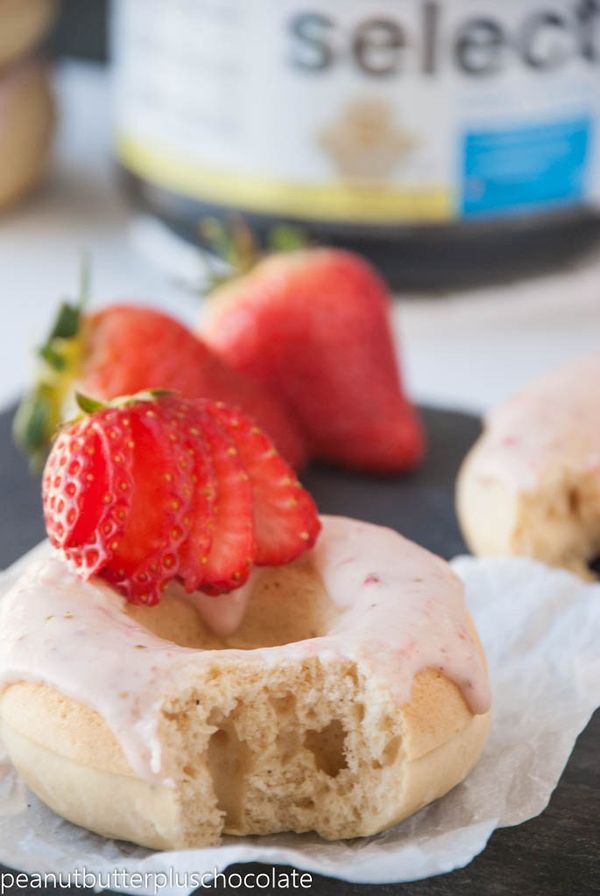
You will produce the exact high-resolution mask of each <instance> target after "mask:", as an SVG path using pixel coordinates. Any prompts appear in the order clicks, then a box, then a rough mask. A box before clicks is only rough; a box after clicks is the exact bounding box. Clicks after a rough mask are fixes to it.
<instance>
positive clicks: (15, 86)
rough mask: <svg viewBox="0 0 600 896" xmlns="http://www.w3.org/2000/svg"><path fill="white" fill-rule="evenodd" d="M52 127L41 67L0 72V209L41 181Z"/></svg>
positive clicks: (50, 101)
mask: <svg viewBox="0 0 600 896" xmlns="http://www.w3.org/2000/svg"><path fill="white" fill-rule="evenodd" d="M53 129H54V103H53V99H52V93H51V89H50V84H49V79H48V75H47V72H46V70H45V69H44V67H43V66H41V65H38V64H36V63H27V64H24V65H19V66H17V67H16V68H13V69H11V70H10V71H8V72H5V73H3V74H0V208H6V207H7V206H11V205H13V204H14V203H15V202H17V201H19V200H20V199H22V198H23V197H24V196H26V195H27V194H28V193H30V192H31V190H33V189H34V188H35V187H36V186H37V185H38V183H39V181H40V180H41V178H42V176H43V174H44V172H45V168H46V162H47V159H48V151H49V148H50V139H51V137H52V132H53Z"/></svg>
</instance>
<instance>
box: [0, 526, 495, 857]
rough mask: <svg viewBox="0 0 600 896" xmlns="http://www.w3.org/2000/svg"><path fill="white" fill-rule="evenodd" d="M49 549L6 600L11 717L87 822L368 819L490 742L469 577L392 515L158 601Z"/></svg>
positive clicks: (226, 825) (48, 783)
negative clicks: (466, 585)
mask: <svg viewBox="0 0 600 896" xmlns="http://www.w3.org/2000/svg"><path fill="white" fill-rule="evenodd" d="M42 554H43V556H40V557H38V558H37V559H36V558H34V559H33V560H32V561H31V562H30V563H29V564H28V566H27V569H26V571H25V572H24V574H23V575H22V576H21V578H20V579H19V580H18V581H17V582H16V584H15V585H13V587H12V588H11V590H10V591H9V592H8V593H7V594H6V596H5V597H4V598H3V599H2V602H1V606H0V614H1V621H0V631H1V632H2V635H1V638H0V682H1V687H2V692H1V698H0V719H1V732H2V739H3V741H4V744H5V746H6V748H7V751H8V753H9V756H10V758H11V760H12V762H13V763H14V765H15V766H16V768H17V769H18V771H19V772H20V774H21V775H22V777H23V778H24V779H25V781H26V782H27V784H28V785H29V786H30V787H31V789H32V790H33V791H34V792H35V793H36V794H37V795H38V796H39V797H40V798H41V799H42V800H43V801H44V802H45V803H47V805H48V806H50V807H51V808H52V809H54V810H55V811H56V812H57V813H59V814H60V815H62V816H64V817H65V818H67V819H69V820H70V821H72V822H75V823H76V824H79V825H82V826H84V827H86V828H89V829H91V830H93V831H96V832H98V833H99V834H103V835H104V836H107V837H116V838H119V839H124V840H130V841H133V842H135V843H138V844H141V845H143V846H147V847H153V848H161V849H164V848H174V849H177V848H185V847H195V846H203V845H208V844H213V843H217V842H218V841H219V838H220V837H221V835H222V834H223V833H227V834H234V835H244V834H267V833H274V832H279V831H297V832H301V831H309V830H313V831H317V832H318V833H319V834H320V835H321V836H323V837H324V838H327V839H337V838H347V837H358V836H366V835H369V834H374V833H376V832H378V831H381V830H382V829H384V828H386V827H388V826H390V825H392V824H394V823H396V822H398V821H400V820H401V819H403V818H405V817H406V816H408V815H410V814H411V813H413V812H415V811H416V810H418V809H420V808H421V807H422V806H425V805H426V804H427V803H429V802H431V801H432V800H434V799H436V798H437V797H440V796H442V795H443V794H445V793H447V791H449V790H450V789H451V788H452V787H454V786H455V785H456V784H458V783H459V782H460V781H462V780H463V778H464V777H465V776H466V775H467V774H468V772H469V771H470V769H471V768H472V767H473V766H474V764H475V763H476V762H477V760H478V758H479V756H480V754H481V751H482V749H483V746H484V743H485V740H486V737H487V733H488V728H489V720H490V717H489V691H488V681H487V671H486V666H485V660H484V657H483V652H482V649H481V646H480V644H479V641H478V638H477V635H476V633H475V631H474V628H473V626H472V623H471V621H470V619H469V616H468V613H467V610H466V607H465V603H464V598H463V586H462V583H461V582H460V580H459V579H458V578H457V577H456V576H455V575H454V573H453V572H452V571H451V570H450V568H449V567H448V565H447V564H446V563H445V562H444V561H442V560H440V559H439V558H437V557H435V556H433V555H432V554H430V553H428V552H427V551H425V550H424V549H422V548H420V547H418V546H417V545H415V544H413V543H411V542H409V541H406V540H405V539H404V538H402V537H401V536H400V535H398V534H397V533H395V532H393V531H391V530H389V529H384V528H380V527H378V526H374V525H370V524H367V523H362V522H357V521H355V520H349V519H345V518H341V517H324V518H323V532H322V534H321V537H320V539H319V541H318V542H317V545H316V546H315V548H313V549H312V551H311V552H309V553H307V554H305V555H304V556H303V557H302V558H300V559H299V560H297V561H295V562H294V563H292V564H290V565H288V566H283V567H277V568H274V567H270V568H268V567H267V568H262V569H256V570H255V571H254V572H253V573H252V577H251V580H250V581H249V582H248V584H247V585H245V586H244V587H243V588H241V589H239V590H238V591H236V592H233V593H232V594H230V595H227V596H224V597H220V598H213V597H208V596H205V595H202V596H201V595H198V594H194V595H191V596H186V595H184V593H183V592H182V591H178V590H177V589H171V592H170V594H168V595H166V596H165V597H164V598H163V600H162V601H161V603H160V604H159V605H158V606H156V607H151V608H149V607H139V606H138V607H134V606H132V605H129V604H126V603H125V601H124V599H123V598H122V597H121V596H120V595H118V594H117V593H116V592H114V591H112V590H111V589H110V588H109V587H108V586H107V585H105V584H104V583H102V582H101V581H100V580H92V581H91V582H89V583H83V582H81V581H80V580H79V579H76V578H75V577H74V576H73V575H72V574H71V573H70V572H69V571H68V570H67V567H66V565H65V564H64V562H63V561H62V559H60V558H59V557H58V556H55V555H50V554H49V552H48V549H47V548H44V549H43V551H42Z"/></svg>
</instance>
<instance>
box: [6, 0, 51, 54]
mask: <svg viewBox="0 0 600 896" xmlns="http://www.w3.org/2000/svg"><path fill="white" fill-rule="evenodd" d="M57 11H58V0H0V66H5V65H9V64H10V63H12V62H14V61H15V60H17V59H20V58H21V57H22V56H24V55H25V54H27V53H29V52H30V51H31V50H32V49H33V48H34V47H36V46H37V45H38V44H39V43H41V41H42V40H43V39H44V38H45V36H46V35H47V33H48V31H49V30H50V27H51V25H52V23H53V21H54V18H55V16H56V13H57Z"/></svg>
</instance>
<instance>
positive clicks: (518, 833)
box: [0, 409, 600, 896]
mask: <svg viewBox="0 0 600 896" xmlns="http://www.w3.org/2000/svg"><path fill="white" fill-rule="evenodd" d="M424 417H425V423H426V426H427V430H428V433H429V442H430V450H429V455H428V458H427V462H426V463H425V465H424V466H423V468H422V469H421V470H419V471H418V472H415V473H413V474H411V475H410V476H406V477H402V478H398V479H389V478H388V479H376V478H373V477H368V476H356V475H353V474H348V473H343V472H340V471H337V470H330V469H325V468H322V467H313V468H311V469H309V470H308V471H307V472H306V474H305V476H304V480H305V482H306V485H307V486H308V487H309V488H310V489H311V491H312V493H313V494H314V496H315V498H316V499H317V502H318V504H319V508H320V510H321V511H322V512H323V513H339V514H347V515H349V516H357V517H361V518H363V519H367V520H370V521H372V522H376V523H382V524H385V525H389V526H392V527H393V528H395V529H398V530H399V531H401V532H402V533H403V534H404V535H406V536H408V537H409V538H413V539H415V540H416V541H419V542H420V543H421V544H423V545H425V546H426V547H428V548H430V549H431V550H433V551H436V552H437V553H439V554H441V555H442V556H444V557H452V556H454V555H455V554H458V553H460V552H461V551H463V550H464V544H463V541H462V539H461V536H460V532H459V530H458V527H457V523H456V519H455V516H454V510H453V488H454V480H455V476H456V472H457V470H458V467H459V465H460V462H461V460H462V458H463V457H464V455H465V453H466V451H467V450H468V448H469V447H470V445H471V444H472V443H473V441H474V440H475V438H476V437H477V434H478V432H479V424H478V421H477V420H476V419H475V418H474V417H470V416H467V415H465V414H458V413H452V412H447V411H438V410H429V409H426V410H425V411H424ZM0 495H2V504H1V505H0V566H2V567H4V566H6V565H7V564H9V563H10V562H11V561H13V560H15V559H16V558H17V557H18V556H20V555H21V554H22V553H23V552H24V551H25V550H26V549H27V548H29V547H32V546H33V545H34V544H36V542H38V541H39V540H40V538H42V537H43V526H42V520H41V514H40V501H39V483H38V482H37V481H36V480H34V479H32V478H31V477H30V476H29V474H28V472H27V469H26V466H25V464H24V462H23V460H22V458H21V457H20V456H19V454H18V453H17V451H16V450H15V449H14V448H13V446H12V444H11V441H10V414H9V413H6V414H3V415H0ZM599 752H600V714H599V713H597V714H596V716H595V717H594V719H593V720H592V722H591V723H590V725H589V726H588V728H587V729H586V731H585V732H584V733H583V734H582V735H581V737H580V738H579V740H578V742H577V745H576V747H575V750H574V752H573V755H572V756H571V759H570V761H569V763H568V766H567V768H566V770H565V772H564V774H563V776H562V779H561V781H560V784H559V786H558V788H557V789H556V791H555V793H554V795H553V797H552V799H551V801H550V805H549V806H548V808H547V809H546V811H545V812H544V813H543V814H542V815H540V816H539V817H538V818H534V819H532V820H531V821H529V822H527V823H525V824H523V825H520V826H518V827H515V828H505V829H503V830H500V831H496V832H495V833H494V834H493V835H492V837H491V839H490V842H489V844H488V846H487V848H486V850H485V851H484V852H483V853H482V854H481V855H480V856H478V857H477V858H476V859H475V860H474V861H473V862H472V863H471V864H470V865H469V866H467V868H464V869H462V870H460V871H455V872H453V873H452V874H446V875H441V876H439V877H435V878H430V879H429V880H424V881H418V882H415V883H411V884H384V885H380V886H365V885H358V884H349V883H346V882H344V881H337V880H332V879H329V878H324V877H320V876H318V875H313V886H312V888H311V890H310V891H309V890H305V891H304V892H310V893H314V894H319V896H321V894H323V896H342V894H343V896H352V894H355V896H369V894H372V896H458V894H460V896H517V894H519V896H571V894H572V896H593V894H600V762H598V755H599ZM0 870H1V868H0ZM229 870H230V871H234V870H237V871H240V870H243V871H249V870H260V866H231V868H230V869H229ZM263 870H264V868H263ZM71 889H72V890H74V889H75V888H71ZM215 891H216V892H220V893H231V894H236V893H237V894H239V893H240V890H239V889H234V888H229V887H216V888H215ZM6 892H7V893H10V894H11V896H18V894H23V893H24V892H28V891H26V890H24V889H23V888H17V887H13V888H7V889H6ZM29 892H31V893H32V894H33V893H39V889H35V890H34V889H33V888H32V889H30V890H29ZM47 892H49V893H50V892H52V893H54V892H56V894H57V896H58V894H59V893H63V894H64V893H65V892H66V890H65V889H63V888H60V889H56V891H55V890H54V889H53V888H50V887H49V888H48V889H47ZM211 892H214V891H212V890H211ZM261 892H262V893H265V894H270V893H274V892H275V891H272V890H271V889H265V890H262V891H261ZM277 892H278V891H277Z"/></svg>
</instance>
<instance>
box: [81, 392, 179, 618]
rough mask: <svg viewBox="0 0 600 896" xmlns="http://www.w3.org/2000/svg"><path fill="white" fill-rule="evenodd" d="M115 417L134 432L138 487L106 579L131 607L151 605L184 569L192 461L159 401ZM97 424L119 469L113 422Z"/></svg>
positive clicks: (133, 471)
mask: <svg viewBox="0 0 600 896" xmlns="http://www.w3.org/2000/svg"><path fill="white" fill-rule="evenodd" d="M113 413H114V416H115V418H116V419H117V420H118V421H119V423H120V424H121V426H123V427H126V428H127V429H128V431H129V433H130V442H131V447H132V452H133V455H132V465H131V481H132V483H133V487H132V496H131V511H130V514H129V518H128V520H127V526H126V528H125V531H124V533H123V536H122V537H121V539H120V540H119V542H118V545H116V549H115V550H114V552H113V554H112V556H111V557H110V560H109V562H108V564H107V565H106V566H105V567H104V568H103V569H102V572H101V574H102V576H103V577H104V578H106V580H107V581H109V582H110V583H111V584H112V585H114V587H115V588H117V589H118V590H119V591H120V592H121V593H122V594H124V595H125V597H126V598H127V599H128V600H129V601H131V602H132V603H140V604H148V605H151V604H155V603H158V601H159V600H160V594H161V591H162V589H163V587H164V586H165V584H166V583H167V582H168V581H170V580H171V579H173V578H174V577H175V576H176V575H177V572H178V569H179V556H178V552H179V548H180V545H181V544H182V543H183V542H184V541H185V539H186V538H187V536H188V534H189V531H190V527H191V518H190V516H189V507H190V503H191V498H192V488H193V481H192V475H193V461H192V458H191V457H190V455H189V454H188V452H187V451H186V450H185V447H184V445H183V440H182V439H181V438H180V435H179V433H178V432H176V431H175V430H174V429H173V427H172V426H171V423H170V421H169V419H166V418H165V417H164V416H163V414H162V410H161V407H160V404H159V403H158V402H138V403H136V404H134V405H131V406H129V407H127V406H125V407H122V408H115V409H114V410H113ZM96 425H97V428H98V429H99V432H100V437H101V439H102V440H103V443H104V446H105V451H106V452H107V454H108V456H109V457H110V460H111V462H112V464H114V465H115V467H116V466H118V464H117V455H116V454H115V453H114V452H112V451H111V449H112V440H113V438H114V434H115V428H114V427H113V426H112V425H111V420H110V418H109V419H108V420H103V421H102V425H100V421H98V422H97V424H96ZM125 484H126V483H125V480H123V481H122V483H121V485H122V486H123V488H125Z"/></svg>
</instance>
